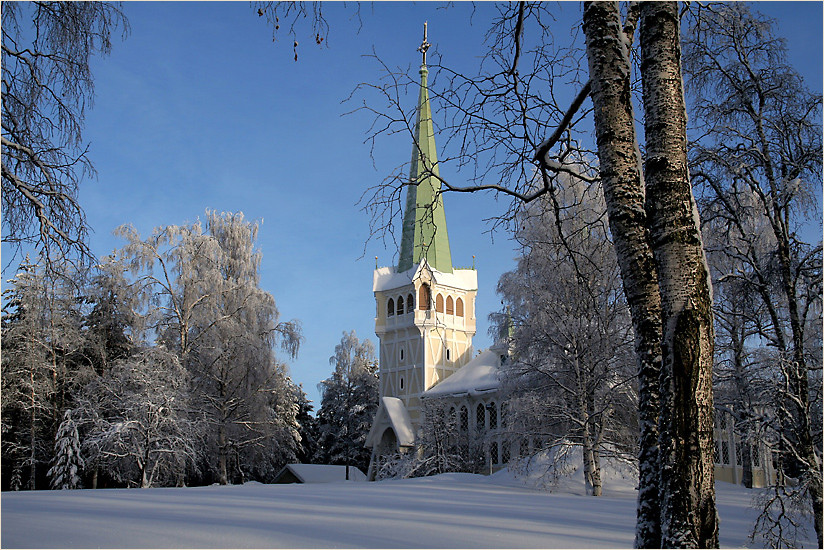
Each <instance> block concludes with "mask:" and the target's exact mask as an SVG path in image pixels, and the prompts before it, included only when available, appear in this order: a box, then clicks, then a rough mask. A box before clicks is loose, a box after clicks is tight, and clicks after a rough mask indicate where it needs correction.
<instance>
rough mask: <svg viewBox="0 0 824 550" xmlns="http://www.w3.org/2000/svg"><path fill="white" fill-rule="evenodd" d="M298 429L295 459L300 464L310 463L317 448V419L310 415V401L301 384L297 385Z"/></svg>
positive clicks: (311, 407) (311, 408)
mask: <svg viewBox="0 0 824 550" xmlns="http://www.w3.org/2000/svg"><path fill="white" fill-rule="evenodd" d="M297 389H298V415H297V422H298V426H300V427H299V428H298V431H299V433H300V447H299V448H298V451H297V453H296V458H297V461H298V462H299V463H301V464H310V463H311V462H312V458H313V457H314V456H315V453H317V450H318V421H317V418H315V417H314V416H313V415H312V410H313V409H314V407H313V406H312V402H311V401H309V399H308V398H307V397H306V392H305V391H303V387H302V386H298V388H297Z"/></svg>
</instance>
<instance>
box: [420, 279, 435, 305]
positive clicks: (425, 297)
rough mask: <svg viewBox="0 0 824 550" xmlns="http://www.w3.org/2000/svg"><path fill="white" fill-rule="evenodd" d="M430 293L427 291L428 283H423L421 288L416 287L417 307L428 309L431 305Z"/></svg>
mask: <svg viewBox="0 0 824 550" xmlns="http://www.w3.org/2000/svg"><path fill="white" fill-rule="evenodd" d="M430 297H431V293H430V292H429V285H428V284H426V283H424V284H422V285H421V288H419V289H418V309H423V310H426V309H430V308H431V307H432V306H431V305H430V304H429V301H430V299H431V298H430Z"/></svg>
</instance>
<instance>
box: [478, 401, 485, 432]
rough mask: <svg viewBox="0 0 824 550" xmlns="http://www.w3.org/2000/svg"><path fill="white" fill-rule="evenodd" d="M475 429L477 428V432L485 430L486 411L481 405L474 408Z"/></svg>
mask: <svg viewBox="0 0 824 550" xmlns="http://www.w3.org/2000/svg"><path fill="white" fill-rule="evenodd" d="M475 428H477V430H478V431H479V432H482V431H484V430H485V429H486V411H484V404H483V403H478V406H477V407H476V408H475Z"/></svg>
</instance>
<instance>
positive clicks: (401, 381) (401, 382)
mask: <svg viewBox="0 0 824 550" xmlns="http://www.w3.org/2000/svg"><path fill="white" fill-rule="evenodd" d="M400 386H401V389H403V376H401V380H400Z"/></svg>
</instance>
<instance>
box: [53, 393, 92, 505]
mask: <svg viewBox="0 0 824 550" xmlns="http://www.w3.org/2000/svg"><path fill="white" fill-rule="evenodd" d="M84 466H85V463H84V462H83V458H82V457H81V456H80V435H79V434H78V432H77V424H76V423H75V421H74V419H73V418H72V411H71V409H67V410H66V412H65V413H64V414H63V422H61V423H60V427H58V428H57V435H56V436H55V440H54V463H53V465H52V467H51V468H50V469H49V478H51V488H52V489H79V488H80V485H81V481H80V476H79V472H80V471H81V470H82V469H83V467H84Z"/></svg>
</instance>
